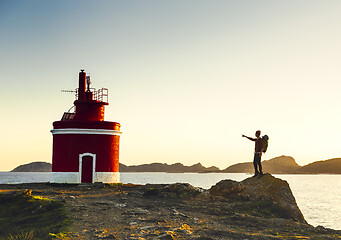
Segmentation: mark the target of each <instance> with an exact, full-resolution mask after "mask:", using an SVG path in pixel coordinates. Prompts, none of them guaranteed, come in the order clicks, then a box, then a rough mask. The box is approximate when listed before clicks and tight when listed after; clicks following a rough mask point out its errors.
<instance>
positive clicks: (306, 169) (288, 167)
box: [11, 156, 341, 174]
mask: <svg viewBox="0 0 341 240" xmlns="http://www.w3.org/2000/svg"><path fill="white" fill-rule="evenodd" d="M262 166H263V170H264V172H265V173H271V174H341V158H333V159H329V160H324V161H316V162H313V163H310V164H307V165H305V166H300V165H298V164H297V163H296V161H295V159H294V158H293V157H290V156H279V157H275V158H272V159H270V160H264V161H262ZM51 171H52V165H51V163H47V162H32V163H29V164H24V165H20V166H18V167H16V168H15V169H13V170H12V171H11V172H51ZM253 171H254V169H253V163H252V162H244V163H237V164H234V165H231V166H229V167H228V168H226V169H224V170H220V169H219V168H218V167H215V166H212V167H208V168H206V167H204V166H203V165H201V163H197V164H194V165H192V166H184V165H183V164H181V163H175V164H166V163H150V164H141V165H132V166H127V165H125V164H122V163H120V172H167V173H210V172H215V173H253Z"/></svg>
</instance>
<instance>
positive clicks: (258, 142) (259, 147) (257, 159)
mask: <svg viewBox="0 0 341 240" xmlns="http://www.w3.org/2000/svg"><path fill="white" fill-rule="evenodd" d="M260 133H261V132H260V130H258V131H257V132H256V138H251V137H248V136H245V135H242V137H246V138H247V139H249V140H251V141H254V142H255V156H254V158H253V166H254V167H255V176H257V175H260V176H262V175H263V172H262V164H261V158H262V152H263V149H264V143H263V139H262V138H261V137H260Z"/></svg>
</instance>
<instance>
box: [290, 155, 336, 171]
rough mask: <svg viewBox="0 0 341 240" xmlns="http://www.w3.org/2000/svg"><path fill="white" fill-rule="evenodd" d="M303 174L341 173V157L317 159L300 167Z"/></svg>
mask: <svg viewBox="0 0 341 240" xmlns="http://www.w3.org/2000/svg"><path fill="white" fill-rule="evenodd" d="M296 173H302V174H324V173H325V174H341V158H333V159H329V160H325V161H317V162H313V163H310V164H308V165H305V166H303V167H301V168H300V169H298V171H297V172H296Z"/></svg>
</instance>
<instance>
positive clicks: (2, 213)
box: [0, 190, 68, 239]
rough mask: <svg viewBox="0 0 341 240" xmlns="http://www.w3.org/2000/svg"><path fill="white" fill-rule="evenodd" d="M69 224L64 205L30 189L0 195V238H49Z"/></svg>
mask: <svg viewBox="0 0 341 240" xmlns="http://www.w3.org/2000/svg"><path fill="white" fill-rule="evenodd" d="M67 224H68V220H67V217H66V213H65V210H64V207H63V204H62V203H60V202H58V201H53V200H50V199H48V198H45V197H40V196H31V191H30V190H26V191H14V192H7V193H2V194H0V236H1V238H0V239H49V238H51V237H50V236H49V234H50V233H59V232H60V231H63V229H65V227H66V225H67Z"/></svg>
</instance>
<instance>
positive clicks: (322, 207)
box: [0, 172, 341, 230]
mask: <svg viewBox="0 0 341 240" xmlns="http://www.w3.org/2000/svg"><path fill="white" fill-rule="evenodd" d="M274 176H275V177H277V178H281V179H283V180H286V181H287V182H288V183H289V185H290V188H291V190H292V192H293V195H294V197H295V199H296V202H297V205H298V207H299V208H300V209H301V211H302V213H303V215H304V217H305V219H306V220H307V222H308V223H309V224H311V225H313V226H323V227H326V228H332V229H337V230H341V175H296V174H295V175H284V174H281V175H274ZM248 177H251V175H250V174H244V173H121V182H122V183H134V184H147V183H151V184H169V183H177V182H181V183H189V184H191V185H193V186H196V187H200V188H204V189H209V188H210V187H211V186H213V185H215V184H216V183H218V182H219V181H221V180H223V179H231V180H235V181H242V180H244V179H245V178H248ZM49 179H50V173H23V172H0V184H18V183H34V182H48V181H49Z"/></svg>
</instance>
